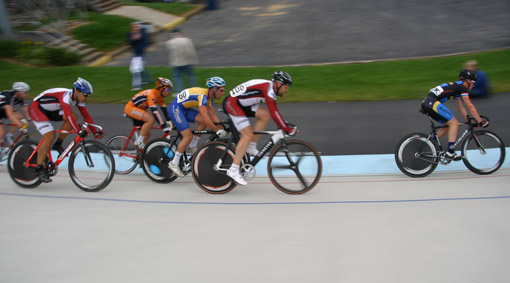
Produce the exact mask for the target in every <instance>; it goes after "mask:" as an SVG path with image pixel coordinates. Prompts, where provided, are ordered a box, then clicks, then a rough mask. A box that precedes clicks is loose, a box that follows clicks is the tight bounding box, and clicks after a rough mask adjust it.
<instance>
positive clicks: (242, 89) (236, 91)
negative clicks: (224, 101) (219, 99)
mask: <svg viewBox="0 0 510 283" xmlns="http://www.w3.org/2000/svg"><path fill="white" fill-rule="evenodd" d="M246 89H247V87H246V84H245V83H244V84H240V85H238V86H236V87H235V88H234V89H233V90H231V91H230V96H232V97H236V96H239V95H242V94H243V93H245V92H246Z"/></svg>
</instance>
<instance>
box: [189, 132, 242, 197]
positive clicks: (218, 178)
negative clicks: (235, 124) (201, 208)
mask: <svg viewBox="0 0 510 283" xmlns="http://www.w3.org/2000/svg"><path fill="white" fill-rule="evenodd" d="M226 148H227V143H225V142H221V141H212V142H208V143H206V144H203V145H202V146H200V147H199V148H198V149H197V151H196V152H195V154H194V155H193V159H192V161H191V172H192V176H193V180H195V183H196V184H197V185H198V187H200V189H202V190H204V191H205V192H208V193H210V194H225V193H228V192H230V191H231V190H233V189H234V188H235V187H236V185H237V183H236V182H235V181H234V180H232V179H230V177H228V176H227V175H226V174H223V173H220V172H218V171H216V170H214V165H216V163H217V162H218V160H219V158H220V156H221V154H222V153H223V152H224V151H225V150H226ZM234 155H235V153H234V149H233V148H232V147H231V148H229V149H228V151H227V155H226V157H225V160H224V161H223V164H222V166H221V167H222V168H229V167H230V166H231V165H232V161H234Z"/></svg>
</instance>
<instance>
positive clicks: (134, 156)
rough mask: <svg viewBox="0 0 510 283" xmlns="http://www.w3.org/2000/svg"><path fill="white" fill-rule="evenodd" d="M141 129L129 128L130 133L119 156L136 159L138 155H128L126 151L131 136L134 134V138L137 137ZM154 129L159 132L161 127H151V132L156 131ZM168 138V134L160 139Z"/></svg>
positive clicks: (139, 127)
mask: <svg viewBox="0 0 510 283" xmlns="http://www.w3.org/2000/svg"><path fill="white" fill-rule="evenodd" d="M141 128H142V126H133V128H131V132H129V135H128V138H127V140H126V143H125V144H124V145H123V146H122V148H121V149H120V152H119V156H127V157H131V158H135V159H136V158H138V154H137V155H133V154H129V153H127V152H126V149H127V147H128V145H129V141H130V140H131V138H132V137H133V135H135V134H136V135H135V137H137V135H138V134H137V133H138V132H139V131H140V129H141ZM156 129H159V130H161V129H162V127H151V130H156ZM169 136H170V133H164V134H163V136H162V138H167V137H169Z"/></svg>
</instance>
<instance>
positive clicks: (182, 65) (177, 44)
mask: <svg viewBox="0 0 510 283" xmlns="http://www.w3.org/2000/svg"><path fill="white" fill-rule="evenodd" d="M166 48H167V49H168V57H169V64H170V66H171V67H173V70H174V72H173V73H174V77H173V78H174V82H175V91H176V93H179V92H181V91H182V90H183V89H184V86H183V82H182V75H183V74H187V75H188V87H194V86H197V81H196V79H195V74H194V73H193V65H197V64H198V56H197V52H196V51H195V46H194V45H193V42H192V41H191V39H189V38H187V37H184V36H183V35H182V33H181V31H180V30H179V29H174V30H173V31H172V32H171V38H170V39H169V40H168V41H167V42H166Z"/></svg>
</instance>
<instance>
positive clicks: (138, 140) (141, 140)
mask: <svg viewBox="0 0 510 283" xmlns="http://www.w3.org/2000/svg"><path fill="white" fill-rule="evenodd" d="M144 139H145V136H138V138H137V139H136V141H135V143H136V144H140V143H143V140H144Z"/></svg>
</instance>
